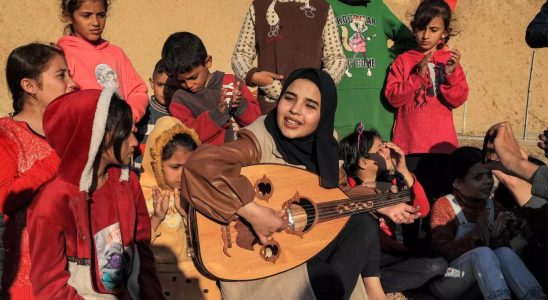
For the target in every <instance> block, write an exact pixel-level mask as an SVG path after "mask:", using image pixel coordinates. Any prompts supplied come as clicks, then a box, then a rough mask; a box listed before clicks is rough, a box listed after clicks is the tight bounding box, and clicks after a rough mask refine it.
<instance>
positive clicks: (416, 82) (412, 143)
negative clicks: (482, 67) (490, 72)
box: [385, 50, 468, 154]
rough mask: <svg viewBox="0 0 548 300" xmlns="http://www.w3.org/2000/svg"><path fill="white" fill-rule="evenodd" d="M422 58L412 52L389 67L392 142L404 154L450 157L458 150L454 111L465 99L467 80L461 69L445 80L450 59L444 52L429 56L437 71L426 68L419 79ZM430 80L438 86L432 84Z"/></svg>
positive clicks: (401, 56)
mask: <svg viewBox="0 0 548 300" xmlns="http://www.w3.org/2000/svg"><path fill="white" fill-rule="evenodd" d="M423 57H424V55H423V54H422V53H421V52H418V51H415V50H411V51H407V52H405V53H403V54H402V55H400V56H398V57H397V58H396V60H395V61H394V62H393V63H392V67H391V69H390V73H389V74H388V79H387V83H386V89H385V96H386V99H387V100H388V103H389V104H390V105H391V106H392V107H394V108H395V109H396V118H395V121H394V128H393V139H392V140H393V141H394V143H395V144H397V145H399V146H400V147H401V148H402V150H403V151H404V152H405V154H411V153H451V152H452V151H453V150H455V149H456V148H457V147H458V141H457V134H456V132H455V127H454V124H453V109H454V108H457V107H459V106H460V105H462V104H463V103H464V102H465V101H466V99H467V98H468V84H467V83H466V77H465V74H464V71H463V70H462V67H461V66H460V65H458V66H457V68H456V69H455V71H454V72H453V74H451V76H447V77H446V76H445V73H444V72H443V67H444V66H445V64H446V63H447V61H448V60H449V58H450V52H449V51H446V50H438V51H436V52H435V53H434V54H433V55H432V60H431V63H433V64H434V65H435V66H436V68H435V69H434V70H438V71H434V72H432V71H431V69H430V68H428V72H427V74H426V75H425V77H421V76H420V75H419V73H418V72H417V66H418V64H419V62H420V61H421V60H422V59H423ZM433 73H435V75H434V74H433ZM433 76H435V77H436V78H435V79H436V82H437V84H434V83H433V82H432V79H431V78H432V77H433Z"/></svg>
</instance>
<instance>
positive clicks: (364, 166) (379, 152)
mask: <svg viewBox="0 0 548 300" xmlns="http://www.w3.org/2000/svg"><path fill="white" fill-rule="evenodd" d="M340 147H341V151H340V152H341V153H340V156H341V159H342V160H343V161H344V163H343V168H344V170H345V172H346V174H347V176H348V179H349V181H350V186H355V187H354V188H353V189H357V188H360V187H369V188H375V189H378V190H379V191H381V192H385V193H390V192H397V191H399V190H401V189H402V188H403V187H409V188H410V189H411V197H412V199H413V205H412V206H411V205H409V204H406V203H400V204H396V205H392V206H388V207H384V208H381V209H378V210H377V212H378V213H379V214H381V215H384V216H387V217H388V218H390V220H392V221H393V222H390V223H387V221H385V219H384V218H382V217H381V218H380V219H379V221H380V228H381V231H380V240H381V276H380V277H381V278H380V279H381V282H382V287H383V289H384V291H385V292H387V293H394V292H403V291H408V290H412V289H415V288H419V287H421V286H423V285H424V284H425V283H426V282H428V281H429V280H431V279H432V278H433V277H435V276H438V275H443V274H444V273H445V270H446V269H447V262H446V261H445V260H444V259H443V258H441V257H437V258H429V257H423V256H424V253H423V252H422V251H421V252H422V253H421V255H420V256H417V255H416V253H415V254H413V251H410V250H414V252H417V251H416V249H408V248H407V247H408V244H410V241H409V238H410V237H409V234H407V235H403V233H405V231H406V230H407V231H411V230H409V229H411V228H409V227H407V226H408V225H403V224H409V223H412V222H414V220H415V219H417V218H424V217H426V216H427V215H428V213H429V211H430V205H429V203H428V199H427V198H426V194H425V193H424V190H423V189H422V186H421V184H420V183H419V182H418V181H417V180H416V179H415V177H414V176H413V174H411V172H409V170H408V169H407V167H406V164H405V156H404V155H403V151H402V150H401V149H400V148H399V147H398V146H397V145H395V144H393V143H390V142H387V143H383V142H382V140H381V137H380V135H379V133H378V132H376V131H375V130H365V131H364V130H363V124H361V123H360V124H358V126H357V130H356V131H355V132H354V133H351V134H350V135H348V136H347V137H345V138H344V139H343V140H342V141H341V143H340ZM419 220H420V219H419ZM400 224H402V225H400ZM402 231H403V232H402ZM415 232H416V231H415ZM415 235H418V234H416V233H415ZM412 238H414V239H418V236H413V237H412Z"/></svg>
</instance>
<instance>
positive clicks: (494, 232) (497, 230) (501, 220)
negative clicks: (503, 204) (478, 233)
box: [491, 212, 509, 239]
mask: <svg viewBox="0 0 548 300" xmlns="http://www.w3.org/2000/svg"><path fill="white" fill-rule="evenodd" d="M508 219H509V215H508V214H507V213H506V212H499V214H498V215H497V218H496V219H495V222H494V223H493V228H491V238H492V239H496V238H498V237H500V235H501V234H502V231H503V230H504V228H505V226H506V222H508Z"/></svg>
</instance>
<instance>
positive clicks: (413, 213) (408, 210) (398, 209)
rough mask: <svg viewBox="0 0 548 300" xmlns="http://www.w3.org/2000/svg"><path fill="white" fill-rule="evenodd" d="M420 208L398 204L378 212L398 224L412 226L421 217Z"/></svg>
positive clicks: (380, 209)
mask: <svg viewBox="0 0 548 300" xmlns="http://www.w3.org/2000/svg"><path fill="white" fill-rule="evenodd" d="M419 211H420V207H419V206H417V207H413V206H411V205H409V204H406V203H398V204H396V205H391V206H387V207H383V208H379V209H377V212H378V213H380V214H383V215H385V216H387V217H389V218H390V220H392V222H394V223H396V224H402V223H405V224H411V223H413V222H414V221H415V219H418V218H420V217H421V213H420V212H419Z"/></svg>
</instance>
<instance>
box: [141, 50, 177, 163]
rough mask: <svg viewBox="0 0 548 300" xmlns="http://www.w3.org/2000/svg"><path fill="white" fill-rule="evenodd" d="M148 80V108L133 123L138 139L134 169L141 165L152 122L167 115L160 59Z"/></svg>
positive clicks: (164, 72) (152, 126)
mask: <svg viewBox="0 0 548 300" xmlns="http://www.w3.org/2000/svg"><path fill="white" fill-rule="evenodd" d="M148 81H149V82H150V88H152V92H153V93H154V94H153V95H152V96H150V99H149V100H148V108H147V111H146V112H145V115H144V116H143V118H142V119H141V121H139V123H137V124H136V125H135V127H137V132H135V137H136V138H137V141H139V150H140V151H139V153H137V154H138V155H137V156H136V157H135V162H134V168H135V169H136V170H139V168H140V167H141V162H142V161H143V153H144V152H145V145H146V144H147V138H148V135H149V134H150V133H151V132H152V130H153V129H154V124H156V121H157V120H158V119H160V118H161V117H165V116H169V110H168V105H169V103H168V102H166V98H165V97H164V86H165V85H166V81H167V73H166V68H165V66H164V62H163V61H162V60H159V61H158V62H157V63H156V65H155V66H154V71H153V72H152V77H151V78H149V79H148Z"/></svg>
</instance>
